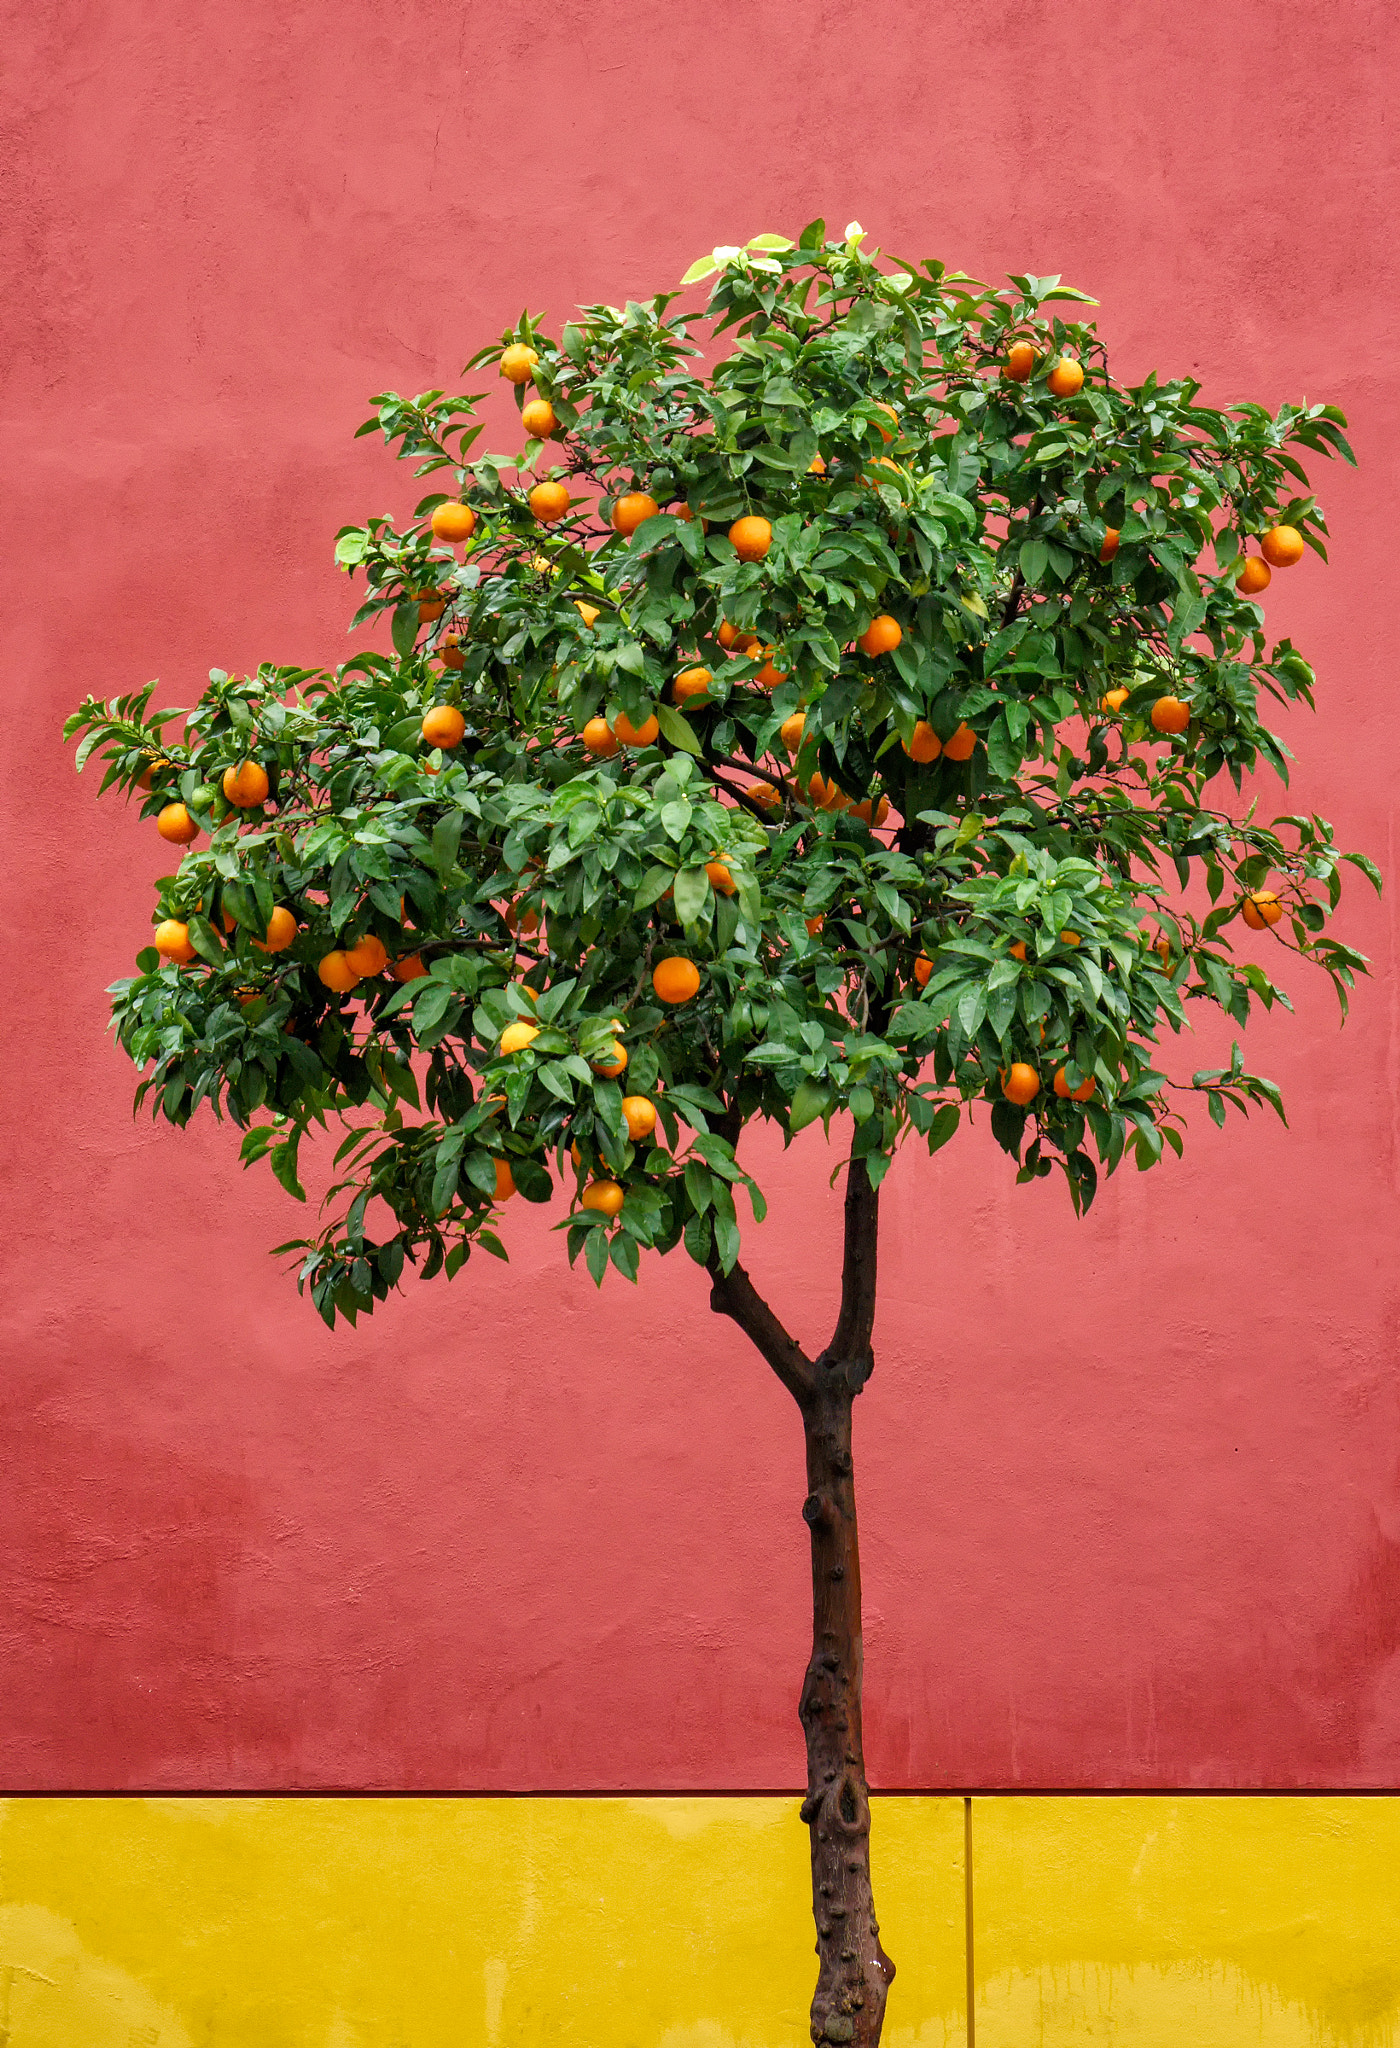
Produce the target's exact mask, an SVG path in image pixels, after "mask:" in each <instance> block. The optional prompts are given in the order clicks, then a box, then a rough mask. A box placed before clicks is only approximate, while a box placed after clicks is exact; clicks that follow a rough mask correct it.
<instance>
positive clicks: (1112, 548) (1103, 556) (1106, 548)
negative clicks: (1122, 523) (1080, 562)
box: [1099, 526, 1123, 562]
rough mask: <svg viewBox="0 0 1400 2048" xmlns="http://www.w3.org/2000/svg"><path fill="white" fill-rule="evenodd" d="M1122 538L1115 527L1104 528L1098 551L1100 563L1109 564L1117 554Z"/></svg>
mask: <svg viewBox="0 0 1400 2048" xmlns="http://www.w3.org/2000/svg"><path fill="white" fill-rule="evenodd" d="M1122 538H1123V536H1122V535H1121V534H1120V532H1119V531H1118V528H1117V527H1116V526H1106V527H1105V528H1104V536H1103V546H1102V547H1101V548H1100V549H1099V560H1100V561H1101V562H1111V561H1112V560H1113V557H1114V556H1115V555H1116V554H1117V552H1118V547H1119V543H1120V541H1121V540H1122Z"/></svg>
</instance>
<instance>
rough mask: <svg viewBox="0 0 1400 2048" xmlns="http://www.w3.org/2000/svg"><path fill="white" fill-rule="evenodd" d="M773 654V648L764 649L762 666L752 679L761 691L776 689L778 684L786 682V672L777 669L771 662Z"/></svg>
mask: <svg viewBox="0 0 1400 2048" xmlns="http://www.w3.org/2000/svg"><path fill="white" fill-rule="evenodd" d="M773 654H774V649H773V648H771V647H765V648H764V650H763V666H762V668H761V669H760V670H759V672H758V674H757V675H756V676H755V677H754V681H755V682H756V683H757V684H758V686H759V688H760V689H763V690H773V689H776V688H777V686H778V684H779V683H785V682H786V681H787V676H788V672H787V670H786V669H785V668H778V667H776V666H775V664H774V661H773Z"/></svg>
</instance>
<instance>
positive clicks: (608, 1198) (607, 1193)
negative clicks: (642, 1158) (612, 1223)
mask: <svg viewBox="0 0 1400 2048" xmlns="http://www.w3.org/2000/svg"><path fill="white" fill-rule="evenodd" d="M580 1199H581V1201H582V1203H583V1206H584V1208H585V1209H596V1210H597V1212H598V1214H599V1215H600V1216H608V1217H612V1216H616V1214H617V1212H618V1210H619V1209H620V1208H621V1207H622V1204H623V1202H624V1200H625V1199H626V1197H625V1196H624V1195H623V1192H622V1189H621V1188H620V1187H619V1186H618V1184H617V1182H616V1181H615V1180H591V1181H590V1182H589V1183H588V1186H587V1187H586V1188H585V1189H584V1191H583V1194H582V1196H581V1197H580Z"/></svg>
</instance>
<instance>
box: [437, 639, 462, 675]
mask: <svg viewBox="0 0 1400 2048" xmlns="http://www.w3.org/2000/svg"><path fill="white" fill-rule="evenodd" d="M438 656H439V659H440V660H441V662H442V665H443V667H444V668H450V669H460V668H465V667H466V665H467V657H466V655H465V654H463V652H462V636H461V634H460V633H449V634H448V635H447V636H446V638H445V639H444V641H443V643H442V645H441V647H439V649H438Z"/></svg>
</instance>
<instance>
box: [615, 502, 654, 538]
mask: <svg viewBox="0 0 1400 2048" xmlns="http://www.w3.org/2000/svg"><path fill="white" fill-rule="evenodd" d="M660 510H661V507H660V506H659V505H658V504H657V502H656V500H655V498H653V497H652V496H651V495H650V493H649V492H647V491H624V492H623V494H622V496H621V497H620V498H619V499H618V501H617V503H616V504H615V505H614V506H613V516H612V523H613V531H614V532H615V533H620V534H621V535H622V536H623V538H624V540H625V539H630V537H631V536H632V535H633V534H634V533H635V532H636V531H637V528H638V527H639V526H640V525H641V523H642V521H643V520H644V519H655V517H656V515H657V513H658V512H659V511H660Z"/></svg>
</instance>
